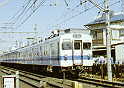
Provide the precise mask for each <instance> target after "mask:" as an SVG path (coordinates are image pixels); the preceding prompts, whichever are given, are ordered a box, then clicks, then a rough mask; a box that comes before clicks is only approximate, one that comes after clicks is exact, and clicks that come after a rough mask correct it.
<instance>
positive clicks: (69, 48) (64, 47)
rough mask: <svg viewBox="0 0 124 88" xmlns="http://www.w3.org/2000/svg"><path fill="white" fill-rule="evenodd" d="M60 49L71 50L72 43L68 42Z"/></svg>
mask: <svg viewBox="0 0 124 88" xmlns="http://www.w3.org/2000/svg"><path fill="white" fill-rule="evenodd" d="M62 49H63V50H71V49H72V43H71V42H69V41H66V42H63V43H62Z"/></svg>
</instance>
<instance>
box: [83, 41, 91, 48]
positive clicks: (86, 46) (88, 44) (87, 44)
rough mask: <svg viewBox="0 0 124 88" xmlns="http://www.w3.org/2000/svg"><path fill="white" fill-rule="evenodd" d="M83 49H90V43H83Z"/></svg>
mask: <svg viewBox="0 0 124 88" xmlns="http://www.w3.org/2000/svg"><path fill="white" fill-rule="evenodd" d="M83 49H91V43H90V42H85V43H83Z"/></svg>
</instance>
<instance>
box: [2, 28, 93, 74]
mask: <svg viewBox="0 0 124 88" xmlns="http://www.w3.org/2000/svg"><path fill="white" fill-rule="evenodd" d="M91 46H92V38H91V36H90V35H88V34H85V33H83V30H81V29H66V30H56V31H54V32H53V33H52V35H51V36H50V37H48V38H46V39H45V40H44V41H42V42H39V43H35V44H31V45H29V46H25V47H21V48H18V49H16V50H13V51H10V52H7V53H4V54H2V55H1V56H0V62H2V63H10V64H29V65H40V66H42V68H43V69H45V70H47V71H52V72H56V71H59V72H60V71H68V70H71V71H76V70H79V69H81V67H82V66H92V65H93V63H94V61H93V59H92V47H91Z"/></svg>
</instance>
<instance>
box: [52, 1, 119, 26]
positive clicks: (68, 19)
mask: <svg viewBox="0 0 124 88" xmlns="http://www.w3.org/2000/svg"><path fill="white" fill-rule="evenodd" d="M117 3H120V0H119V1H116V2H114V3H112V4H111V5H110V6H113V5H115V4H117ZM94 7H95V6H92V7H90V8H88V9H86V10H83V11H81V12H79V13H77V14H75V15H73V16H71V17H69V18H67V19H65V20H63V21H61V22H60V23H58V24H56V25H54V27H55V26H59V25H61V24H62V23H65V22H67V21H70V20H71V19H74V18H75V17H77V16H79V15H81V14H83V13H85V12H87V11H89V10H91V9H93V8H94Z"/></svg>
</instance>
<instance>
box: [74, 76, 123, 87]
mask: <svg viewBox="0 0 124 88" xmlns="http://www.w3.org/2000/svg"><path fill="white" fill-rule="evenodd" d="M75 81H78V82H83V83H88V84H93V85H96V86H102V87H106V88H124V83H121V82H109V81H107V80H101V79H94V78H88V77H80V79H76V80H75Z"/></svg>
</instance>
